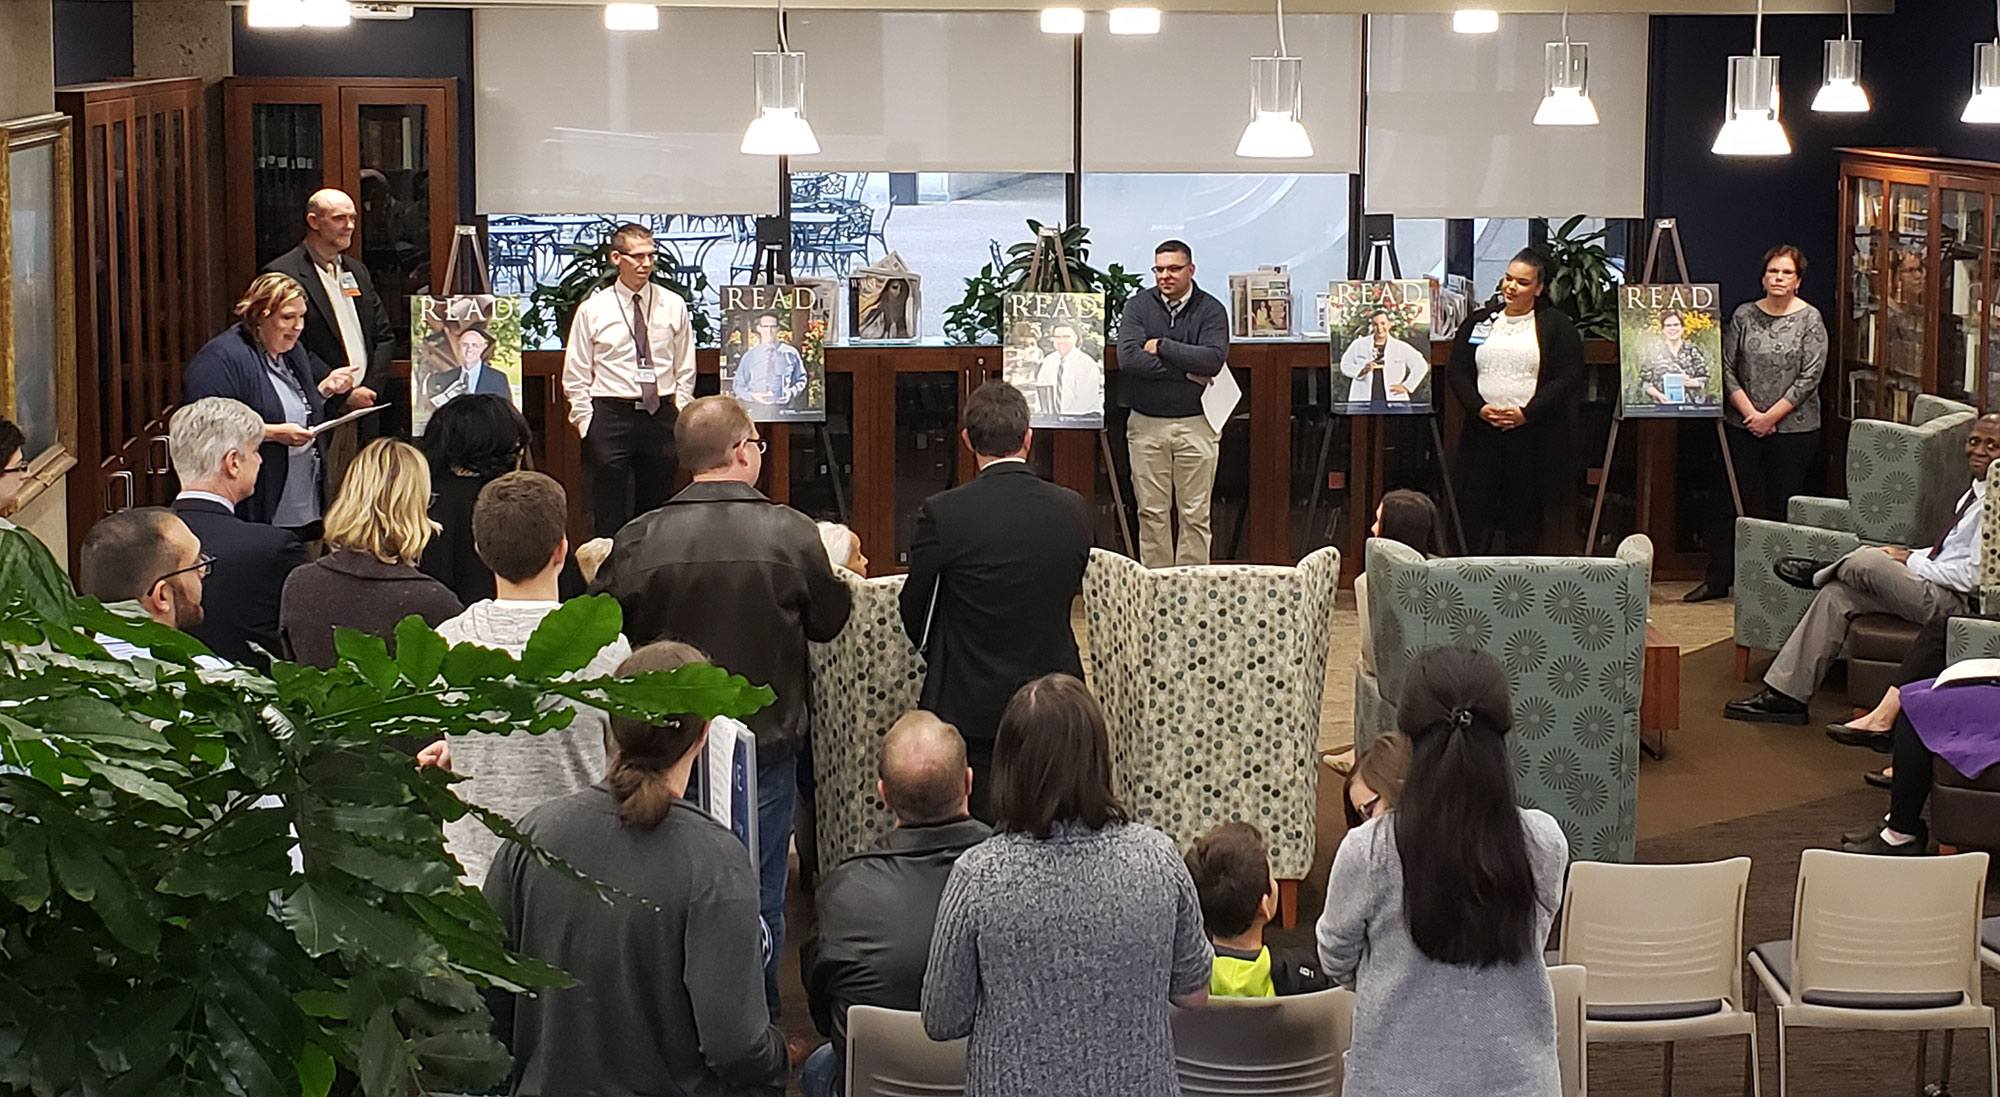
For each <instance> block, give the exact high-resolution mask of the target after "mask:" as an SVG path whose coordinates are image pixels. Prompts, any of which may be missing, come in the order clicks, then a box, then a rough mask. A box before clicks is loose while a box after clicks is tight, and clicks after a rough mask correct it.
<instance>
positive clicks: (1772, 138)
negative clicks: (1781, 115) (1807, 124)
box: [1709, 0, 1792, 156]
mask: <svg viewBox="0 0 2000 1097" xmlns="http://www.w3.org/2000/svg"><path fill="white" fill-rule="evenodd" d="M1778 107H1779V104H1778V59H1777V58H1775V57H1766V56H1764V0H1757V37H1756V41H1755V43H1754V44H1753V45H1752V46H1751V48H1750V55H1749V56H1748V57H1743V56H1735V57H1731V58H1730V59H1729V91H1728V100H1727V102H1726V104H1725V106H1724V110H1723V121H1722V131H1721V132H1720V133H1717V134H1716V135H1715V144H1714V145H1712V146H1711V147H1710V149H1709V151H1710V152H1713V153H1715V154H1716V155H1717V156H1789V155H1791V152H1792V141H1791V138H1789V137H1787V136H1785V126H1784V123H1782V122H1780V121H1779V120H1778Z"/></svg>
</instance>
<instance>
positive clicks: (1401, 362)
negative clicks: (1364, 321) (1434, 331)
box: [1340, 332, 1431, 404]
mask: <svg viewBox="0 0 2000 1097" xmlns="http://www.w3.org/2000/svg"><path fill="white" fill-rule="evenodd" d="M1374 361H1375V335H1374V333H1373V332H1370V333H1369V334H1367V335H1363V336H1361V337H1360V338H1358V339H1356V340H1355V341H1354V342H1352V343H1349V344H1347V351H1346V353H1344V354H1342V355H1341V356H1340V372H1341V373H1343V374H1346V375H1347V378H1348V379H1349V380H1350V381H1351V382H1352V384H1349V385H1348V386H1347V399H1348V401H1349V402H1356V401H1358V402H1361V403H1367V402H1368V401H1371V400H1373V399H1374V398H1375V379H1374V378H1372V377H1370V376H1368V374H1367V372H1366V371H1367V369H1368V367H1369V366H1370V365H1372V364H1374ZM1430 373H1431V364H1430V363H1429V362H1428V361H1425V360H1424V356H1423V353H1422V352H1421V351H1419V350H1417V348H1415V347H1413V346H1411V345H1410V344H1408V343H1406V342H1404V341H1403V340H1401V339H1398V338H1396V337H1395V336H1393V335H1392V336H1390V337H1389V341H1388V342H1386V343H1384V344H1382V391H1383V393H1385V394H1386V396H1387V398H1388V399H1389V400H1391V401H1397V402H1401V403H1405V404H1407V403H1409V402H1410V395H1411V394H1414V393H1415V392H1416V391H1417V388H1418V386H1420V385H1422V384H1423V383H1424V378H1426V377H1429V376H1430ZM1391 385H1401V386H1403V387H1404V388H1406V389H1408V390H1409V392H1408V393H1404V394H1401V395H1398V394H1397V393H1393V392H1390V391H1389V387H1390V386H1391Z"/></svg>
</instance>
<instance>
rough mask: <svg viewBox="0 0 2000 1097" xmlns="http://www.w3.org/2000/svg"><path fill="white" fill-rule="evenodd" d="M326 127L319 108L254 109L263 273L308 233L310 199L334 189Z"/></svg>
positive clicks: (255, 209)
mask: <svg viewBox="0 0 2000 1097" xmlns="http://www.w3.org/2000/svg"><path fill="white" fill-rule="evenodd" d="M326 128H327V119H326V117H325V112H324V111H323V109H322V107H321V105H320V104H318V103H255V104H252V105H251V107H250V142H251V147H250V178H251V190H250V201H251V212H250V220H251V233H252V235H253V238H254V241H255V243H254V247H255V250H256V265H257V268H258V269H260V270H261V269H263V266H264V264H265V263H268V262H270V261H271V260H273V259H276V258H277V257H278V256H280V255H283V254H284V253H285V252H288V251H290V250H292V248H294V247H296V246H297V245H298V242H299V239H300V238H301V237H303V236H304V235H305V231H306V222H305V217H306V199H308V198H310V197H312V193H313V192H314V191H316V190H318V189H320V188H321V187H325V186H329V185H331V184H332V179H333V174H332V171H331V168H330V165H328V164H327V162H326V159H325V150H326ZM236 288H238V289H240V288H241V287H236Z"/></svg>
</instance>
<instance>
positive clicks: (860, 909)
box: [799, 709, 993, 1097]
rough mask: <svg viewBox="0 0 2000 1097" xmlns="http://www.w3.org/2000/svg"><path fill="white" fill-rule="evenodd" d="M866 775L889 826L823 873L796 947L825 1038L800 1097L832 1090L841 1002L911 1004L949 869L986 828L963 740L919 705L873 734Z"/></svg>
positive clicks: (803, 1077) (843, 1045)
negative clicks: (971, 805) (875, 750)
mask: <svg viewBox="0 0 2000 1097" xmlns="http://www.w3.org/2000/svg"><path fill="white" fill-rule="evenodd" d="M876 772H877V773H878V775H879V776H880V780H878V781H876V782H875V792H876V794H877V795H879V796H881V797H882V802H883V803H884V804H887V805H888V806H889V813H890V814H891V815H892V816H894V817H895V820H896V827H895V829H894V830H891V831H890V832H889V833H887V834H885V835H883V836H882V838H881V839H880V840H879V841H877V842H876V843H875V845H874V846H873V847H872V848H870V849H868V850H865V851H863V852H861V853H857V854H855V855H854V856H852V857H849V858H848V859H847V860H845V861H842V862H841V863H840V867H838V868H836V869H834V870H833V871H832V872H830V873H827V875H826V879H825V880H823V881H821V883H820V885H819V892H818V898H817V902H818V907H819V918H818V924H819V933H818V936H816V937H808V938H807V939H806V941H805V943H804V944H803V945H802V946H800V949H799V959H800V969H801V971H802V972H803V974H804V979H805V984H806V1003H807V1005H808V1006H809V1007H810V1008H811V1010H812V1017H813V1024H814V1025H815V1026H816V1027H817V1028H818V1029H819V1031H820V1033H821V1034H822V1035H825V1036H828V1037H831V1038H832V1041H833V1042H832V1043H829V1044H827V1045H825V1046H824V1047H821V1048H820V1049H819V1050H818V1051H815V1052H813V1054H812V1057H811V1058H809V1059H807V1060H806V1064H805V1069H804V1071H803V1073H801V1074H800V1076H799V1087H800V1089H801V1090H802V1091H803V1092H804V1093H805V1094H806V1097H826V1095H828V1094H837V1093H840V1092H841V1080H842V1079H843V1078H845V1077H846V1068H845V1065H844V1057H845V1055H846V1049H847V1008H848V1007H849V1006H856V1005H862V1006H882V1007H884V1008H886V1009H908V1010H914V1009H916V1008H917V1007H918V1006H919V1004H920V1003H921V999H922V997H923V990H924V967H925V965H926V964H927V963H928V962H929V960H930V951H931V929H932V928H933V926H934V925H935V924H936V922H937V905H938V897H939V896H940V895H942V894H944V884H945V881H946V880H947V879H948V878H949V877H950V876H951V866H952V865H953V864H955V863H956V862H957V861H958V856H959V854H961V853H964V852H965V851H966V850H968V849H971V848H972V847H973V846H976V845H978V844H979V843H981V842H983V841H985V840H986V839H987V837H988V836H990V835H991V834H992V833H993V832H992V830H991V829H990V828H988V827H987V826H986V824H984V823H982V822H980V821H979V820H977V819H974V818H973V817H972V815H971V813H970V811H969V810H968V807H967V798H968V797H970V796H971V795H972V768H971V767H970V766H968V765H966V764H965V740H964V739H963V738H960V736H959V734H958V729H957V728H954V727H952V726H951V725H950V724H947V723H945V722H944V721H943V720H940V719H938V718H937V717H936V716H934V715H932V714H931V713H928V712H924V711H922V710H921V709H919V710H918V711H916V712H911V713H907V714H905V715H904V716H903V718H902V719H900V720H897V721H896V723H895V725H894V726H893V727H891V728H890V729H889V734H888V735H886V736H884V737H883V739H882V760H881V763H880V766H879V768H878V769H877V771H876Z"/></svg>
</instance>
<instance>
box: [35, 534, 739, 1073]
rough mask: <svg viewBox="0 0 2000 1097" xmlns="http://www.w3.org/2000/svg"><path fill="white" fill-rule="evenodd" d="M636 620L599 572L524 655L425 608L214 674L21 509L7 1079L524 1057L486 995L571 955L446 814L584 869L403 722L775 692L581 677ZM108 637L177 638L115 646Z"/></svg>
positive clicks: (692, 680) (547, 718) (455, 726)
mask: <svg viewBox="0 0 2000 1097" xmlns="http://www.w3.org/2000/svg"><path fill="white" fill-rule="evenodd" d="M620 624H621V622H620V614H619V611H618V606H617V603H616V602H614V601H612V600H611V599H609V598H608V597H603V596H599V597H596V598H584V599H578V600H576V601H573V602H571V603H569V604H568V605H565V606H564V607H563V608H561V609H559V610H557V611H556V612H554V613H552V614H550V615H549V616H548V618H547V619H546V620H544V621H543V623H542V625H541V627H540V628H538V629H536V631H535V634H534V636H533V637H532V638H531V639H530V640H529V641H528V645H527V650H526V651H525V652H524V653H523V655H522V657H521V658H520V659H519V660H516V659H514V658H513V657H512V656H510V655H508V654H507V653H506V652H502V651H497V650H493V649H489V648H481V647H478V646H476V645H472V644H459V645H457V646H456V647H447V646H446V644H445V642H444V640H443V639H441V638H440V637H439V636H438V635H437V633H436V632H433V631H432V630H431V629H429V628H428V627H426V626H425V625H424V624H423V622H422V621H421V620H419V619H418V618H415V617H412V618H409V619H408V620H405V621H404V622H403V623H402V625H401V626H400V627H399V628H398V629H397V631H396V640H397V644H396V654H395V655H394V656H393V657H391V656H390V655H389V654H388V649H387V647H386V645H385V644H384V643H383V641H382V640H381V639H380V638H377V637H371V636H365V635H362V634H360V633H355V632H349V631H342V632H341V633H340V634H339V636H338V639H337V645H338V647H339V649H340V652H341V656H342V658H341V664H340V665H339V666H337V667H335V668H333V669H331V670H316V669H313V668H310V667H301V666H295V665H293V664H290V663H284V662H278V663H274V664H273V665H272V667H271V673H270V675H269V676H265V675H263V674H259V673H256V672H253V671H250V670H247V669H235V670H230V671H225V672H219V673H218V672H215V671H197V669H196V668H195V666H194V663H193V659H192V656H193V655H194V654H196V653H198V652H200V651H201V647H200V645H199V644H198V643H197V642H195V641H194V640H193V639H192V638H191V637H188V636H186V635H184V634H182V633H179V632H176V631H173V630H171V629H168V628H165V627H164V626H161V625H157V624H154V623H152V622H150V621H145V620H135V619H133V618H129V617H125V616H122V615H120V614H117V613H113V612H110V611H108V610H106V609H105V608H104V607H102V606H100V605H99V604H98V603H97V602H96V601H94V600H91V599H87V598H86V599H80V598H78V597H76V595H75V594H73V593H72V592H71V591H70V587H69V581H68V579H67V577H65V576H64V575H63V573H62V572H61V570H60V569H58V568H57V566H56V563H55V561H54V560H53V559H52V558H51V557H50V556H49V554H48V552H47V550H46V549H44V548H42V546H41V545H40V543H39V542H37V541H35V540H34V539H33V538H32V537H30V536H29V535H27V534H26V533H23V532H20V531H14V530H0V664H4V666H5V671H6V673H5V674H4V675H0V758H4V760H5V764H4V766H0V787H4V793H0V798H4V801H5V803H6V805H7V806H6V808H5V810H0V955H4V957H5V961H4V963H0V1090H6V1091H7V1092H15V1093H24V1094H25V1093H36V1094H55V1093H64V1094H83V1093H103V1094H134V1095H149V1097H150V1095H153V1094H174V1095H193V1094H241V1095H245V1097H294V1095H299V1094H303V1095H305V1097H326V1095H327V1094H329V1093H341V1094H354V1093H358V1094H362V1095H365V1097H390V1095H396V1097H401V1095H406V1094H415V1093H422V1092H429V1091H431V1090H433V1089H444V1090H452V1091H460V1092H465V1091H479V1090H483V1089H486V1088H488V1087H491V1086H493V1085H495V1084H497V1083H499V1082H501V1081H503V1080H504V1079H505V1078H506V1076H507V1073H508V1068H509V1061H508V1056H507V1052H506V1049H505V1048H504V1047H503V1046H502V1045H501V1044H500V1043H499V1041H498V1040H496V1039H495V1038H494V1036H493V1035H492V1032H491V1029H492V1019H491V1017H490V1016H489V1014H488V1013H487V1009H486V1006H485V1003H484V1001H483V999H482V995H481V992H482V991H485V990H498V991H524V990H532V989H534V988H537V987H549V986H559V985H563V984H564V983H566V982H567V981H568V977H567V976H566V975H565V974H564V973H563V972H561V971H558V970H556V969H554V968H552V967H549V966H548V965H546V964H543V963H540V962H537V961H535V960H532V959H529V958H526V957H523V956H519V955H516V954H514V953H511V952H509V951H508V950H507V948H506V946H505V943H504V941H503V940H502V937H501V930H500V923H499V919H498V917H497V915H495V914H494V912H493V910H492V908H491V907H489V906H488V905H487V904H486V901H485V899H484V898H483V897H482V896H481V895H480V893H479V892H478V891H477V890H475V889H473V888H471V887H468V886H466V885H465V884H462V883H461V882H460V881H459V878H458V877H459V866H458V864H457V862H455V861H454V860H453V859H452V858H451V857H450V855H449V854H448V853H447V852H446V851H445V847H444V844H443V837H442V826H443V823H444V822H445V821H446V820H449V819H456V818H459V817H461V816H463V815H465V814H466V813H468V812H470V813H472V814H475V815H477V816H478V817H479V818H480V819H481V820H482V821H483V822H484V823H485V824H486V825H487V826H489V827H491V828H492V829H493V830H494V831H495V832H496V833H498V834H500V835H501V836H502V837H506V838H510V839H513V840H515V841H520V842H522V844H523V845H524V846H527V847H528V848H529V850H530V853H531V855H534V856H537V857H538V858H539V859H541V860H542V861H543V863H545V864H550V865H551V866H553V867H555V868H557V869H558V870H563V871H572V870H567V868H566V866H563V865H561V864H560V863H559V862H555V861H553V860H552V859H550V858H548V857H547V855H546V854H543V853H540V852H539V851H536V850H534V848H533V846H532V843H529V842H527V841H526V840H525V839H523V838H522V836H521V835H519V834H518V833H517V832H516V831H515V829H514V827H513V826H512V824H510V823H509V822H508V821H507V819H506V818H504V817H502V816H498V815H494V814H492V813H490V812H487V811H483V810H481V809H479V808H477V807H474V806H472V805H470V804H467V803H466V802H465V801H463V800H461V799H460V798H459V797H458V796H457V795H456V794H455V793H454V792H453V791H452V787H451V781H452V780H454V778H452V777H451V776H450V775H449V774H445V773H442V772H440V771H438V770H436V769H418V768H417V767H415V766H413V765H411V763H410V758H409V755H408V754H406V753H404V752H403V751H402V750H401V749H399V748H398V746H397V745H396V744H395V739H396V737H399V736H405V737H407V736H422V737H423V738H424V739H426V740H428V739H430V738H433V737H435V736H438V735H441V734H463V733H470V732H476V731H493V732H513V731H522V730H525V731H529V732H546V731H550V730H554V729H556V728H558V727H561V726H563V725H566V724H567V723H568V722H569V719H570V713H569V710H567V709H566V708H561V707H553V708H552V707H550V706H548V705H547V704H545V703H544V702H545V699H546V698H548V697H550V696H560V697H567V698H573V699H576V700H579V701H583V702H586V703H589V704H592V705H596V706H599V707H602V708H606V709H608V710H610V711H612V712H617V713H622V714H624V715H627V716H632V717H637V718H641V719H649V720H659V719H662V718H664V717H666V716H667V715H669V714H672V713H676V712H693V713H697V714H700V715H702V716H715V715H721V714H736V715H741V714H747V713H749V712H752V711H755V710H757V709H759V708H761V707H763V706H764V705H765V704H768V703H769V702H770V699H771V691H770V690H769V689H767V688H764V687H761V686H752V685H750V684H749V683H747V682H745V681H743V680H742V679H741V678H736V677H732V676H730V675H728V674H727V673H726V672H724V671H723V670H721V669H720V668H717V667H707V666H697V667H684V668H681V669H680V670H676V671H673V672H670V673H667V674H646V675H640V676H638V677H636V678H630V679H608V678H607V679H593V680H588V681H572V680H565V679H563V678H562V676H563V675H565V674H569V673H572V672H574V671H577V670H579V669H581V668H582V667H583V666H585V665H586V664H587V663H588V661H589V660H590V658H591V657H592V656H593V655H594V654H595V653H596V652H597V650H598V649H599V647H600V646H602V645H603V644H604V643H605V642H607V641H609V640H610V639H611V638H612V637H613V636H614V635H615V634H616V633H617V632H618V631H619V628H620ZM99 635H102V636H111V637H116V638H119V639H123V640H128V641H130V642H132V643H134V644H137V645H140V646H143V647H145V648H148V649H149V650H150V651H151V652H152V656H153V658H151V659H136V660H114V659H112V658H110V657H108V656H107V655H106V653H105V650H104V649H103V648H102V647H101V646H100V645H99V644H98V643H97V642H96V640H95V639H93V637H94V636H99ZM572 875H574V873H573V871H572ZM578 879H579V880H580V881H582V883H583V884H584V886H592V887H600V890H601V885H596V884H594V883H593V882H590V881H587V880H582V878H581V877H578Z"/></svg>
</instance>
